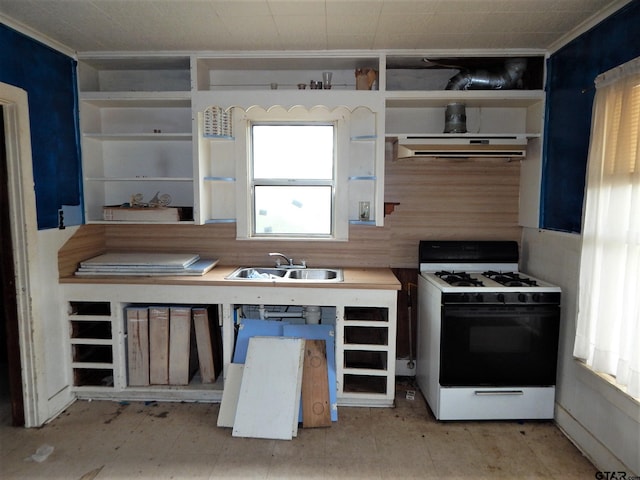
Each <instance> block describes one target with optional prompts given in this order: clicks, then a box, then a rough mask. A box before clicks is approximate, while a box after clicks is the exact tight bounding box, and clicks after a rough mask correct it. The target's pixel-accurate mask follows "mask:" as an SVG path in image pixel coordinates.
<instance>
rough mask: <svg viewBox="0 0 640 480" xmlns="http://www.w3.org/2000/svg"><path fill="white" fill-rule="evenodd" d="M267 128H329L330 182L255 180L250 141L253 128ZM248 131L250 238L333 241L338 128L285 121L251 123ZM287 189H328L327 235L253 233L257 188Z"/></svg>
mask: <svg viewBox="0 0 640 480" xmlns="http://www.w3.org/2000/svg"><path fill="white" fill-rule="evenodd" d="M261 125H267V126H314V125H317V126H330V127H332V130H333V132H332V133H333V145H332V150H333V154H332V159H331V178H329V179H319V178H318V179H302V178H261V177H256V176H255V175H254V171H255V163H254V155H253V153H254V142H253V129H254V127H256V126H261ZM248 126H249V131H250V152H251V154H250V157H249V158H250V166H249V177H250V198H251V201H250V206H251V217H250V222H251V224H250V231H251V236H252V238H292V237H296V238H297V237H300V238H310V239H327V238H329V239H332V238H333V236H334V229H335V222H334V217H335V209H336V187H337V177H336V171H337V163H338V160H337V158H338V152H337V148H336V144H337V134H336V133H337V129H338V127H337V125H336V122H335V121H333V122H326V121H295V122H287V121H278V122H274V121H251V122H249V125H248ZM262 186H265V187H288V186H301V187H307V186H308V187H314V186H324V187H330V189H331V194H330V206H329V209H330V218H329V222H330V225H329V233H327V234H325V233H308V234H289V233H262V232H261V233H258V232H257V231H256V227H257V205H256V187H262Z"/></svg>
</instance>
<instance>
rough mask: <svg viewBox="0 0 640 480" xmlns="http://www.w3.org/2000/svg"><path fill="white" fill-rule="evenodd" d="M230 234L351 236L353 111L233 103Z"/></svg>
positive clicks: (257, 236)
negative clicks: (234, 147)
mask: <svg viewBox="0 0 640 480" xmlns="http://www.w3.org/2000/svg"><path fill="white" fill-rule="evenodd" d="M234 112H236V116H235V117H234V119H235V120H234V122H236V127H235V130H236V132H237V134H236V145H237V149H238V150H237V158H241V157H243V155H244V161H238V162H236V178H237V179H238V181H237V184H236V197H235V198H236V216H237V224H236V235H237V238H238V239H243V240H248V239H255V240H282V239H291V240H298V239H302V240H319V241H332V240H339V241H345V240H347V239H348V236H349V218H348V213H349V212H348V206H349V183H348V179H349V173H348V169H349V162H350V155H351V153H350V148H351V145H350V133H349V120H350V116H351V111H349V110H348V109H346V108H344V107H336V108H333V109H329V108H328V107H325V106H315V107H311V108H307V107H304V106H294V107H289V108H285V107H282V106H279V105H276V106H272V107H270V108H268V109H265V108H263V107H259V106H253V107H249V108H247V109H241V108H239V107H235V109H234Z"/></svg>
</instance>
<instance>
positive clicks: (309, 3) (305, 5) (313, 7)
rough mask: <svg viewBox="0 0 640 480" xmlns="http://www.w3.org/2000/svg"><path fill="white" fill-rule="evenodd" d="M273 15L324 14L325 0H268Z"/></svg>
mask: <svg viewBox="0 0 640 480" xmlns="http://www.w3.org/2000/svg"><path fill="white" fill-rule="evenodd" d="M268 5H269V10H271V13H272V14H273V15H324V14H325V12H326V9H325V2H324V0H268Z"/></svg>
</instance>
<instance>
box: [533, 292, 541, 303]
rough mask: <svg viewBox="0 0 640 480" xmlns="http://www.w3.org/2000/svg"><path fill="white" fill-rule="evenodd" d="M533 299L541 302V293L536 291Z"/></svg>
mask: <svg viewBox="0 0 640 480" xmlns="http://www.w3.org/2000/svg"><path fill="white" fill-rule="evenodd" d="M531 300H533V301H534V302H539V301H540V294H539V293H534V294H533V295H531Z"/></svg>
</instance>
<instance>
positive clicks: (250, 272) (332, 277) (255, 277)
mask: <svg viewBox="0 0 640 480" xmlns="http://www.w3.org/2000/svg"><path fill="white" fill-rule="evenodd" d="M225 279H226V280H250V281H253V282H256V281H258V282H259V281H267V282H274V281H275V282H283V283H284V282H342V281H343V279H344V277H343V275H342V269H340V268H269V267H240V268H238V269H236V270H234V271H233V272H232V273H231V274H230V275H229V276H227V277H225Z"/></svg>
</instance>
